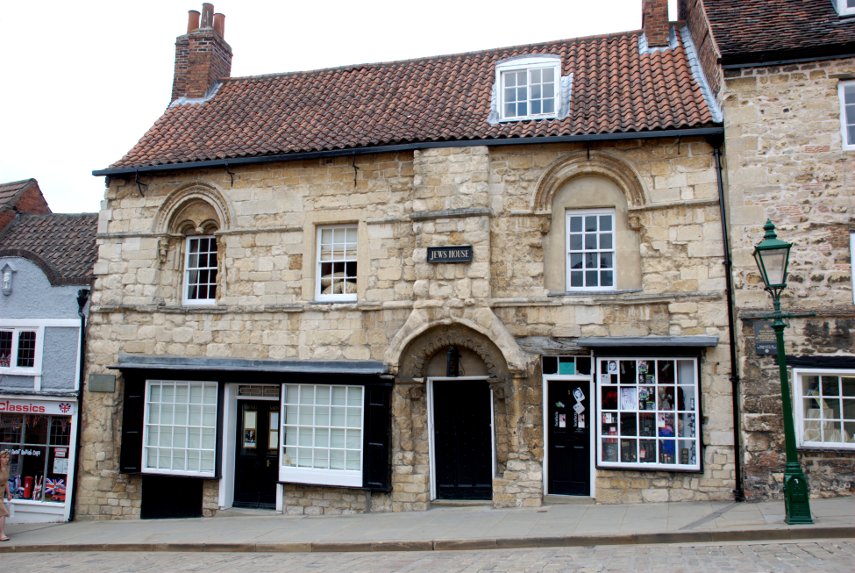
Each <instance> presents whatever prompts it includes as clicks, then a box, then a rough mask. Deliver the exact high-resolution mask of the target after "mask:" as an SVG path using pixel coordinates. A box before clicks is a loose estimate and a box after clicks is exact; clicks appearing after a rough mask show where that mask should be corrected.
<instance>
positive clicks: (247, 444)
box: [234, 400, 279, 509]
mask: <svg viewBox="0 0 855 573" xmlns="http://www.w3.org/2000/svg"><path fill="white" fill-rule="evenodd" d="M237 404H238V407H237V436H236V445H235V489H234V505H235V506H236V507H257V508H268V509H272V508H275V507H276V484H277V482H278V479H279V468H278V467H277V461H278V459H279V456H278V448H279V402H278V401H275V402H274V401H271V400H238V402H237Z"/></svg>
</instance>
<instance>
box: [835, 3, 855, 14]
mask: <svg viewBox="0 0 855 573" xmlns="http://www.w3.org/2000/svg"><path fill="white" fill-rule="evenodd" d="M834 3H835V5H836V7H837V13H838V14H840V15H841V16H855V0H834Z"/></svg>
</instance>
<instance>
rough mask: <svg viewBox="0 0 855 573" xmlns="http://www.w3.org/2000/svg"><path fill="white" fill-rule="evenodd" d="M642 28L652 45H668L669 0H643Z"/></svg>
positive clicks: (648, 42) (648, 43)
mask: <svg viewBox="0 0 855 573" xmlns="http://www.w3.org/2000/svg"><path fill="white" fill-rule="evenodd" d="M642 2H643V6H642V9H641V10H642V12H641V28H642V30H643V31H644V35H645V36H646V37H647V45H648V46H650V47H657V46H660V47H661V46H667V45H668V32H669V30H670V24H669V23H668V0H642Z"/></svg>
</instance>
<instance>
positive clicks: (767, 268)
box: [754, 219, 793, 293]
mask: <svg viewBox="0 0 855 573" xmlns="http://www.w3.org/2000/svg"><path fill="white" fill-rule="evenodd" d="M763 229H764V230H765V231H766V234H765V235H764V237H763V240H762V241H760V242H759V243H757V245H756V246H755V247H754V260H755V261H756V262H757V268H758V269H760V275H761V276H762V277H763V283H764V284H765V285H766V290H769V291H772V292H773V293H780V291H782V290H784V289H785V288H786V287H787V267H788V266H789V264H790V247H792V246H793V244H792V243H788V242H786V241H782V240H780V239H779V238H778V235H777V234H776V233H775V225H774V224H773V223H772V221H770V220H768V219H767V220H766V224H765V225H763Z"/></svg>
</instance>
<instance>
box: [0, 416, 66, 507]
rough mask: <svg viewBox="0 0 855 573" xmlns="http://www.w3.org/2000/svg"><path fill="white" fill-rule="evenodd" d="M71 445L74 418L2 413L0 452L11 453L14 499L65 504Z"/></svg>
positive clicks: (0, 418)
mask: <svg viewBox="0 0 855 573" xmlns="http://www.w3.org/2000/svg"><path fill="white" fill-rule="evenodd" d="M65 406H67V405H65ZM68 407H69V408H70V406H68ZM70 444H71V417H70V416H53V415H40V414H8V413H4V414H0V450H8V451H9V452H10V454H11V458H10V461H11V466H10V471H9V489H10V491H11V493H12V497H13V498H14V499H20V500H29V501H34V502H40V503H64V502H65V497H66V485H67V483H68V472H69V457H70V455H71V450H70Z"/></svg>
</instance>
